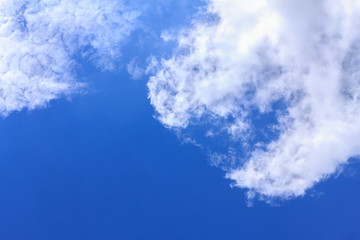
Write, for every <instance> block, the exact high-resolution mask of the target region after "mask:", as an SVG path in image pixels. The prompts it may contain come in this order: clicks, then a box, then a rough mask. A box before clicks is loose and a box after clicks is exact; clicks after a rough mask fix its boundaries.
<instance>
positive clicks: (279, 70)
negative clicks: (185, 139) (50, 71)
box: [148, 0, 360, 198]
mask: <svg viewBox="0 0 360 240" xmlns="http://www.w3.org/2000/svg"><path fill="white" fill-rule="evenodd" d="M206 14H207V15H208V18H207V19H208V20H203V19H202V20H198V21H195V22H194V24H193V26H192V27H191V28H190V29H186V31H184V32H183V33H182V34H180V35H179V38H178V42H179V49H178V51H177V52H176V53H174V55H173V57H172V58H170V59H162V60H161V62H160V63H159V66H158V71H157V73H156V75H155V76H153V77H152V78H151V79H150V82H149V83H148V87H149V90H150V93H149V97H150V99H151V103H152V104H153V106H154V107H155V109H156V111H157V113H158V118H159V119H160V121H161V122H162V123H163V124H164V125H166V126H167V127H170V128H176V129H183V130H184V131H186V129H189V128H190V127H192V129H194V126H198V127H199V129H204V128H206V129H208V132H206V134H205V138H214V137H215V138H216V136H221V137H219V139H221V141H223V142H224V141H225V140H226V141H225V142H226V143H228V144H229V146H230V145H231V148H230V147H229V152H228V153H227V154H222V155H221V154H218V155H214V156H215V157H214V159H218V160H217V161H220V162H221V161H225V160H229V159H230V160H231V161H227V162H228V166H227V167H225V169H226V170H227V177H228V178H230V179H232V180H234V185H235V186H238V187H241V188H246V189H248V190H249V191H250V193H258V194H260V195H262V196H266V197H281V198H290V197H296V196H301V195H303V194H304V193H305V192H306V190H307V189H309V188H311V187H312V186H313V185H314V184H315V183H317V182H319V181H321V180H323V179H325V178H327V177H328V176H331V175H332V174H334V173H336V172H337V171H338V169H339V168H340V167H341V166H342V165H343V164H344V163H346V162H347V161H348V159H349V158H350V157H353V156H356V155H359V154H360V141H359V140H358V138H359V136H360V41H359V40H360V34H359V29H360V1H358V0H343V1H338V0H327V1H322V0H319V1H313V0H301V1H300V0H299V1H297V0H296V1H287V0H268V1H266V0H254V1H251V2H248V1H245V0H228V1H223V0H212V1H210V2H209V5H208V8H207V10H206ZM272 118H273V119H272ZM259 119H260V120H261V119H263V120H264V121H260V120H259ZM269 119H272V120H271V121H270V120H269ZM266 122H267V123H269V122H271V124H264V123H266ZM213 129H217V131H213ZM258 132H262V133H263V135H262V137H258V138H257V137H254V136H255V135H256V133H258ZM224 136H225V137H224ZM264 136H271V137H270V138H269V139H267V140H264V139H265V137H264ZM216 156H218V157H216ZM234 161H235V164H234ZM230 162H231V163H232V164H230ZM249 196H253V194H249Z"/></svg>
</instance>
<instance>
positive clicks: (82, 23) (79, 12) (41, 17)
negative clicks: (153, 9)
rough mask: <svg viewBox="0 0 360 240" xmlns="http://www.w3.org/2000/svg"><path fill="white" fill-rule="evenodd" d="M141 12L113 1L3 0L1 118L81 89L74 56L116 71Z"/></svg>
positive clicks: (0, 17) (0, 15)
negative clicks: (126, 40)
mask: <svg viewBox="0 0 360 240" xmlns="http://www.w3.org/2000/svg"><path fill="white" fill-rule="evenodd" d="M137 16H138V13H137V12H135V11H131V10H129V9H127V8H126V6H124V5H123V4H122V3H121V1H111V0H32V1H27V0H0V43H1V44H0V114H1V115H7V114H9V113H10V112H12V111H14V110H21V109H23V108H28V109H33V108H36V107H41V106H44V105H45V104H46V103H47V102H49V101H50V100H52V99H54V98H57V97H59V96H60V95H68V94H71V93H74V92H76V91H78V90H79V89H80V88H81V86H82V84H81V83H80V82H77V81H76V80H75V77H74V67H75V65H76V61H75V59H76V58H83V59H88V60H89V61H91V62H92V63H93V64H95V65H96V66H97V67H100V68H101V69H105V70H107V69H112V68H114V67H115V61H114V60H115V59H116V58H118V57H119V55H120V47H121V44H122V43H123V42H124V40H125V39H126V38H127V36H128V35H129V34H130V33H131V31H132V30H133V29H134V27H135V20H136V18H137Z"/></svg>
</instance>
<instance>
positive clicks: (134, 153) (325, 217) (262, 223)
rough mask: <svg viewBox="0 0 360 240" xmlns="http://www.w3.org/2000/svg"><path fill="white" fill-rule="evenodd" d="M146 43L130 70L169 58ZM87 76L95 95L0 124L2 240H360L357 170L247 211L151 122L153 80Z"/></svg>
mask: <svg viewBox="0 0 360 240" xmlns="http://www.w3.org/2000/svg"><path fill="white" fill-rule="evenodd" d="M178 9H179V11H178V13H176V14H178V15H177V16H173V18H172V20H171V21H168V22H166V21H163V20H164V19H167V18H168V16H167V14H169V13H166V14H164V15H163V16H162V19H161V18H159V19H155V20H154V23H155V22H156V23H158V24H159V25H158V27H159V28H158V29H155V30H154V31H155V32H156V31H158V32H160V29H161V28H162V27H164V26H165V25H166V24H168V25H169V26H170V25H171V24H173V25H174V26H175V25H176V26H178V27H179V26H181V25H184V24H185V25H186V24H189V21H190V19H191V17H181V16H182V15H185V14H186V16H191V14H193V13H194V12H195V10H194V9H193V8H192V7H191V5H186V4H185V7H184V8H179V7H178ZM148 17H149V19H151V17H150V16H148ZM177 21H178V22H177ZM161 22H163V25H164V26H162V25H161ZM138 34H140V33H138ZM139 37H140V36H139V35H138V36H136V35H135V36H133V39H132V40H133V43H130V44H129V45H128V47H127V49H125V50H124V56H123V59H124V61H128V60H130V59H131V58H132V56H133V55H132V54H131V53H134V52H136V53H137V54H136V55H137V57H138V58H139V59H140V61H144V62H145V56H146V55H147V56H148V54H149V53H151V54H156V53H158V54H159V55H166V54H170V52H171V48H170V46H165V47H164V46H161V44H160V43H159V44H160V45H159V47H158V48H157V47H150V46H151V45H149V46H145V47H144V48H142V49H141V48H140V49H139V48H137V47H136V45H137V44H136V39H139ZM134 39H135V40H134ZM149 41H151V40H149ZM152 41H155V40H152ZM153 46H154V45H153ZM160 49H161V50H160ZM152 51H153V52H152ZM85 73H86V74H87V75H86V76H85V75H84V78H87V79H88V80H89V83H90V85H89V92H88V94H85V95H81V96H75V97H74V98H73V99H71V100H70V101H68V100H66V99H61V100H56V101H52V102H51V103H50V104H49V106H48V107H47V108H45V109H38V110H34V111H30V112H29V111H22V112H18V113H14V114H11V115H10V116H9V117H7V118H4V119H2V120H1V121H0V133H1V135H0V152H1V158H0V239H4V240H17V239H19V240H27V239H28V240H32V239H34V240H49V239H52V240H57V239H59V240H60V239H67V240H72V239H74V240H75V239H121V240H143V239H144V240H146V239H154V240H160V239H164V240H176V239H178V240H185V239H189V240H192V239H194V240H195V239H197V240H199V239H206V240H228V239H229V240H230V239H231V240H234V239H237V240H238V239H239V240H240V239H245V240H246V239H360V228H359V222H360V206H359V202H360V188H359V185H360V174H358V173H357V171H358V170H359V169H360V164H359V163H358V162H357V161H356V160H354V161H353V163H352V164H351V165H350V166H348V167H347V168H346V170H345V171H344V174H343V175H341V176H339V177H338V178H336V179H332V180H329V181H326V182H324V183H320V184H319V185H317V186H316V187H315V188H314V189H313V190H311V192H309V194H307V195H306V196H305V197H303V198H298V199H295V200H290V201H282V202H278V203H276V204H272V205H271V204H270V205H269V204H266V203H264V202H255V203H254V206H253V207H252V208H249V207H247V205H246V198H245V191H244V190H241V189H237V188H234V189H232V188H230V181H229V180H226V179H225V178H224V173H223V172H222V171H221V170H220V169H217V168H215V167H211V166H210V165H209V162H208V160H207V158H206V156H205V155H203V153H202V152H201V150H200V149H199V148H197V147H195V146H192V145H190V144H181V141H179V139H178V138H177V137H176V135H175V134H174V133H172V132H171V131H169V130H167V129H165V128H164V127H163V126H162V125H161V124H160V123H159V122H158V121H157V120H156V119H154V118H153V115H154V110H153V108H152V107H151V105H150V104H149V100H148V99H147V88H146V81H147V77H146V76H145V77H144V78H143V79H140V80H137V81H133V80H131V79H130V76H129V75H128V74H127V73H126V71H125V69H122V70H120V71H117V72H114V73H108V72H100V71H97V70H95V69H92V68H91V67H90V66H88V65H83V66H82V70H79V74H85ZM90 79H91V81H90Z"/></svg>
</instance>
